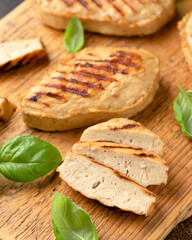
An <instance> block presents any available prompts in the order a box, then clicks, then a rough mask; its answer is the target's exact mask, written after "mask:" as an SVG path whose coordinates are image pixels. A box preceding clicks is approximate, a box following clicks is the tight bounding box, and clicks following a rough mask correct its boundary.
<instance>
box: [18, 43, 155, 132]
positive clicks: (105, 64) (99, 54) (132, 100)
mask: <svg viewBox="0 0 192 240" xmlns="http://www.w3.org/2000/svg"><path fill="white" fill-rule="evenodd" d="M158 86H159V63H158V59H157V58H155V57H154V56H153V55H152V54H150V53H149V52H147V51H145V50H136V49H128V48H107V47H103V48H102V47H98V48H97V49H95V48H86V49H84V50H83V51H81V52H80V53H78V54H76V56H75V57H74V58H73V59H71V60H70V61H68V62H65V63H61V64H59V65H57V66H56V67H55V69H54V70H53V71H52V72H50V73H49V74H46V75H45V76H44V78H43V80H42V81H41V82H40V84H39V85H37V86H35V87H33V88H32V89H31V90H30V92H29V94H28V95H27V96H26V97H25V98H24V100H23V101H22V103H21V108H22V112H23V116H24V120H25V122H26V123H27V124H28V125H29V126H31V127H34V128H38V129H41V130H45V131H57V130H58V131H62V130H68V129H72V128H79V127H84V126H88V125H91V124H94V123H98V122H101V121H105V120H108V119H110V118H114V117H117V116H119V117H130V116H133V115H135V114H137V113H138V112H140V111H142V110H143V109H144V108H145V107H147V106H148V105H149V104H150V103H151V101H152V100H153V98H154V95H155V92H156V90H157V88H158ZM128 93H129V94H128Z"/></svg>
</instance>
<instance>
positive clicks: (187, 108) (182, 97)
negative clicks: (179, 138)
mask: <svg viewBox="0 0 192 240" xmlns="http://www.w3.org/2000/svg"><path fill="white" fill-rule="evenodd" d="M178 88H179V91H180V94H179V96H178V97H177V99H176V100H175V102H174V104H173V109H174V112H175V118H176V120H177V122H178V123H179V125H180V126H181V129H182V132H183V133H184V134H185V136H187V137H188V138H190V139H192V91H188V92H185V91H184V90H183V88H182V87H181V86H180V85H178Z"/></svg>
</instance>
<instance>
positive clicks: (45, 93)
mask: <svg viewBox="0 0 192 240" xmlns="http://www.w3.org/2000/svg"><path fill="white" fill-rule="evenodd" d="M36 94H40V95H45V96H48V97H51V98H56V99H58V100H65V98H64V97H63V96H61V95H60V94H57V93H52V92H37V93H36Z"/></svg>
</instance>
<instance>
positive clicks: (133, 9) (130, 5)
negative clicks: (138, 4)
mask: <svg viewBox="0 0 192 240" xmlns="http://www.w3.org/2000/svg"><path fill="white" fill-rule="evenodd" d="M123 2H124V3H125V4H126V5H127V6H129V8H130V9H131V10H132V11H133V12H134V13H137V10H136V8H135V6H134V5H133V4H132V3H130V2H128V1H127V0H123Z"/></svg>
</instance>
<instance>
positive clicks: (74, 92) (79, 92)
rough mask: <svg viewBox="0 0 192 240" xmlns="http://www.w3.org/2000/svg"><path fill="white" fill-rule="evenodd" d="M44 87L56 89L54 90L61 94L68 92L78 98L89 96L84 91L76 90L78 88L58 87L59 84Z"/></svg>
mask: <svg viewBox="0 0 192 240" xmlns="http://www.w3.org/2000/svg"><path fill="white" fill-rule="evenodd" d="M44 86H45V87H50V88H56V89H60V90H61V91H63V92H70V93H73V94H76V95H78V96H82V97H87V96H89V95H90V94H89V93H88V92H87V91H86V90H85V89H78V88H72V87H66V86H63V85H61V84H60V85H59V84H51V83H48V84H44Z"/></svg>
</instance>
